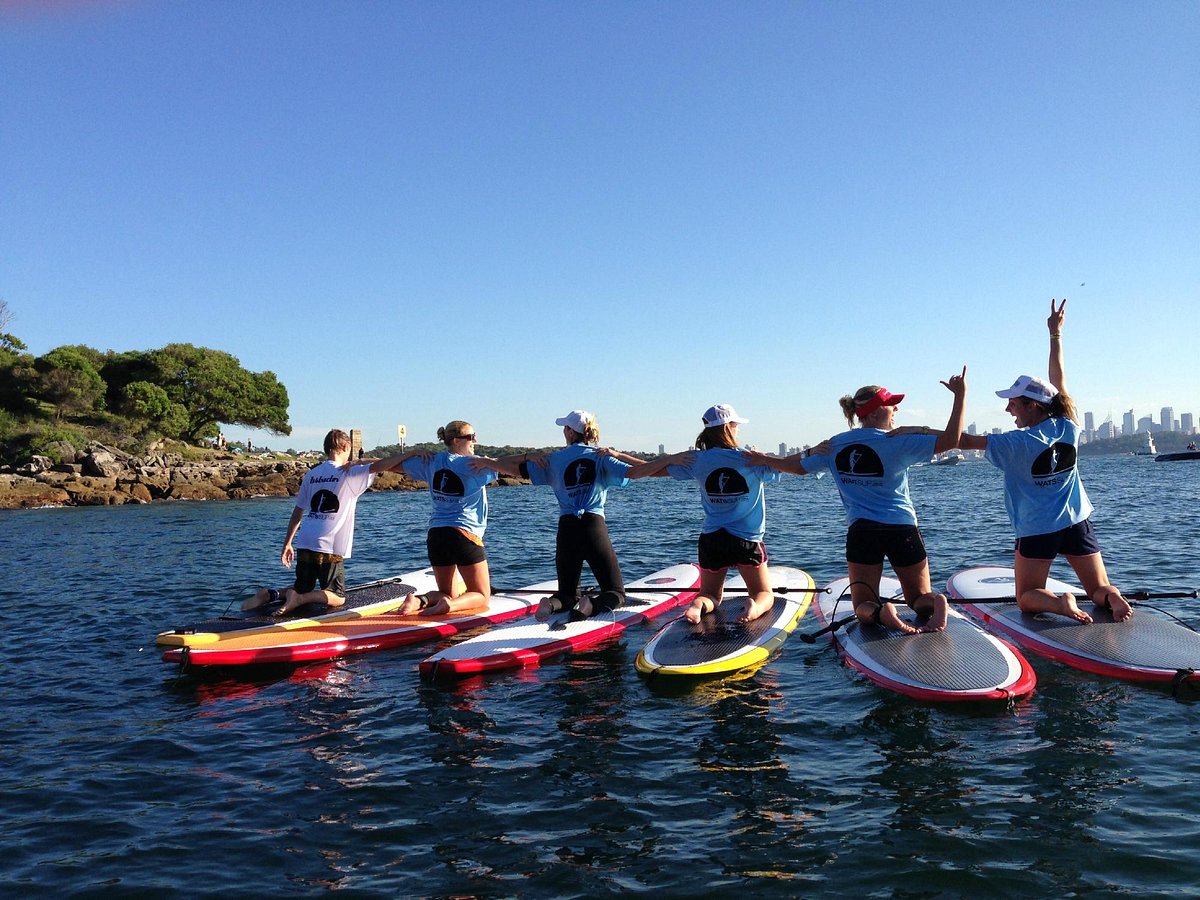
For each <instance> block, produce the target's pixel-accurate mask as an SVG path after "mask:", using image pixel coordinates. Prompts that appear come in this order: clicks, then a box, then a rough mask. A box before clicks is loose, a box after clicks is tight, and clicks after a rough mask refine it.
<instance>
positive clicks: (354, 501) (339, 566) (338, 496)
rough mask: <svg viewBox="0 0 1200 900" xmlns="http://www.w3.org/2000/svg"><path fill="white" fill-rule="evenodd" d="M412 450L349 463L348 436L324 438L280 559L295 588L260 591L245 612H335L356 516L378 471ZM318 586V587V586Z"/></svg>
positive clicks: (303, 485)
mask: <svg viewBox="0 0 1200 900" xmlns="http://www.w3.org/2000/svg"><path fill="white" fill-rule="evenodd" d="M414 455H415V451H414V452H409V453H405V454H402V455H400V456H393V457H389V458H388V459H381V460H375V461H374V462H370V463H361V464H359V465H351V464H350V435H348V434H347V433H346V432H344V431H342V430H341V429H338V428H335V429H333V430H332V431H330V432H329V433H328V434H327V435H325V456H326V459H325V461H324V462H322V463H320V464H319V465H317V466H314V467H313V468H312V469H310V470H309V471H308V474H306V475H305V476H304V480H303V481H301V482H300V490H299V492H298V493H297V494H296V506H295V508H294V509H293V510H292V517H291V519H290V520H289V521H288V527H287V536H286V537H285V538H284V539H283V552H282V553H281V555H280V559H281V560H282V562H283V564H284V565H285V566H287V567H288V568H289V569H290V568H291V567H292V563H293V562H294V563H295V565H296V580H295V582H294V583H293V584H292V586H291V587H286V588H278V589H277V588H261V589H259V591H258V592H257V593H256V594H255V595H254V596H253V597H251V598H250V599H248V600H247V601H246V602H245V603H243V604H242V609H245V610H250V609H257V608H258V607H260V606H266V605H269V604H274V603H278V602H279V601H280V600H282V601H283V604H282V606H280V607H279V609H278V610H275V611H274V615H277V616H282V615H285V614H286V613H289V612H291V611H292V610H294V609H296V608H298V607H301V606H305V605H307V604H309V603H325V604H327V605H328V606H330V607H331V608H336V607H338V606H341V605H343V604H344V603H345V602H346V569H345V565H344V560H346V559H349V558H350V552H351V550H352V549H353V545H354V512H355V509H356V507H357V505H358V498H359V497H361V496H362V495H363V493H365V492H366V490H367V488H369V487H370V486H371V484H372V482H374V480H375V475H376V473H378V472H384V471H388V470H390V469H392V468H395V467H397V466H400V465H401V464H403V463H404V462H405V461H406V460H407V459H409V458H410V457H412V456H414ZM318 585H319V586H318Z"/></svg>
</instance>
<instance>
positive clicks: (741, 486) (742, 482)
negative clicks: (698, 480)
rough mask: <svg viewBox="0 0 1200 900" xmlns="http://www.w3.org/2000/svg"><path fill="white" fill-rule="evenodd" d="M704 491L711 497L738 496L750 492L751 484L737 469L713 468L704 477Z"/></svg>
mask: <svg viewBox="0 0 1200 900" xmlns="http://www.w3.org/2000/svg"><path fill="white" fill-rule="evenodd" d="M704 493H706V494H708V495H709V496H710V497H736V496H740V495H743V494H748V493H750V485H748V484H746V479H745V478H743V477H742V473H741V472H739V471H738V470H737V469H728V468H722V469H713V470H712V471H711V472H709V473H708V478H706V479H704Z"/></svg>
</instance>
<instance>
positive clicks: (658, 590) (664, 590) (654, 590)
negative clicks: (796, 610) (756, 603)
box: [492, 586, 827, 594]
mask: <svg viewBox="0 0 1200 900" xmlns="http://www.w3.org/2000/svg"><path fill="white" fill-rule="evenodd" d="M583 590H584V591H588V592H591V591H598V590H600V588H598V587H586V588H583ZM625 591H626V593H630V594H686V593H689V592H691V593H697V594H698V593H700V588H699V587H694V588H673V587H636V586H627V587H626V588H625ZM492 593H493V594H552V593H554V591H553V590H552V589H549V588H542V589H540V590H536V589H533V588H517V589H514V590H509V589H508V588H492ZM723 593H726V594H748V593H750V592H749V591H748V590H747V589H746V588H725V590H724V592H723ZM771 593H772V594H824V593H827V591H826V589H825V588H818V587H811V588H790V587H777V588H772V589H771Z"/></svg>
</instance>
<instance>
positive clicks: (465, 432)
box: [397, 419, 496, 616]
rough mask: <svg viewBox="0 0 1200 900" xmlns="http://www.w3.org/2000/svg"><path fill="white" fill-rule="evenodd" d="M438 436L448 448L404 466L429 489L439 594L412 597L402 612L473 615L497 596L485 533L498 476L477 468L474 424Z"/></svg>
mask: <svg viewBox="0 0 1200 900" xmlns="http://www.w3.org/2000/svg"><path fill="white" fill-rule="evenodd" d="M437 436H438V439H439V440H441V441H442V443H444V444H445V445H446V449H445V450H443V451H441V452H440V453H435V454H422V455H420V456H410V458H408V459H407V460H406V461H405V462H404V463H403V464H402V466H401V468H403V469H404V471H405V473H407V474H408V476H409V477H410V478H414V479H416V480H418V481H424V482H425V483H427V484H428V485H429V498H430V500H431V501H432V503H433V514H432V515H431V516H430V518H429V534H428V535H427V536H426V540H425V544H426V547H427V549H428V551H429V563H430V565H431V566H433V576H434V578H435V579H436V580H437V590H436V591H430V592H429V593H428V594H424V595H422V594H414V595H413V596H411V597H409V598H408V600H406V601H405V602H404V604H403V605H402V606H401V607H400V608H399V609H398V610H397V612H399V613H400V614H401V615H421V616H444V615H449V614H451V613H454V614H458V613H465V612H473V611H475V610H478V609H485V608H486V607H487V604H488V599H489V598H490V597H491V595H492V582H491V575H490V573H489V571H488V562H487V553H486V551H485V550H484V548H483V534H484V532H485V531H486V530H487V516H488V502H487V490H486V487H487V485H489V484H491V483H492V482H493V481H495V480H496V473H495V472H491V471H484V472H480V471H477V470H476V468H475V467H474V466H473V465H472V463H473V462H474V459H475V443H476V440H475V439H476V435H475V429H474V427H473V426H472V425H471V423H469V422H464V421H462V420H459V419H456V420H454V421H453V422H450V423H449V424H448V425H446V426H444V427H442V428H439V429H438V431H437ZM459 576H461V578H460V577H459ZM464 587H465V590H464V589H463V588H464Z"/></svg>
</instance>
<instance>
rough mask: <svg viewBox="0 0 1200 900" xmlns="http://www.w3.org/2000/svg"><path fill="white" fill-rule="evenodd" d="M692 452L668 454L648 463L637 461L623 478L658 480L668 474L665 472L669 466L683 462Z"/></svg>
mask: <svg viewBox="0 0 1200 900" xmlns="http://www.w3.org/2000/svg"><path fill="white" fill-rule="evenodd" d="M692 452H694V451H692V450H684V451H683V452H682V453H669V454H667V455H666V456H660V457H658V459H652V460H650V461H649V462H641V461H639V462H638V463H637V464H636V465H633V466H630V467H629V471H628V472H626V473H625V477H626V478H629V479H631V480H632V479H637V478H660V477H662V476H664V475H668V474H670V473H668V472H667V469H669V468H670V467H671V466H673V465H675V464H676V463H680V462H683V461H684V459H685V458H686V457H687V455H688V454H689V453H692Z"/></svg>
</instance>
